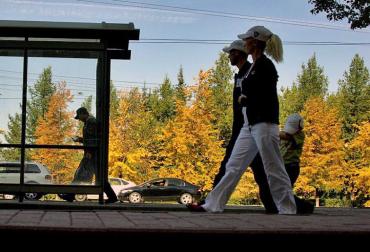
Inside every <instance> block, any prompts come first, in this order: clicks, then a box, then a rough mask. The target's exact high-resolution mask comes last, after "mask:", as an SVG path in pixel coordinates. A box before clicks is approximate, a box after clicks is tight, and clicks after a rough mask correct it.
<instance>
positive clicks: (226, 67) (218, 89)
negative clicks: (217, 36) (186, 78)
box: [210, 52, 233, 144]
mask: <svg viewBox="0 0 370 252" xmlns="http://www.w3.org/2000/svg"><path fill="white" fill-rule="evenodd" d="M232 76H233V73H232V69H231V67H230V64H229V58H228V54H227V53H224V52H222V53H220V55H219V58H218V59H217V60H216V62H215V66H214V68H213V69H212V73H211V76H210V79H211V82H212V85H211V90H212V97H213V104H214V107H213V113H215V121H214V122H213V123H214V125H215V127H216V128H217V129H219V132H220V140H223V141H225V144H227V141H228V140H229V139H230V137H231V125H232V120H233V118H232V117H233V114H232V109H233V108H232V90H233V84H232Z"/></svg>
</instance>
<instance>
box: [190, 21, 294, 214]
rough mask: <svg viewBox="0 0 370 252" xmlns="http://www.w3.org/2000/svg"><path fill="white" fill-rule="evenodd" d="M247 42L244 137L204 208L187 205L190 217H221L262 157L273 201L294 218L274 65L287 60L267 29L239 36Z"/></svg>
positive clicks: (241, 136) (243, 93) (278, 43)
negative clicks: (218, 214)
mask: <svg viewBox="0 0 370 252" xmlns="http://www.w3.org/2000/svg"><path fill="white" fill-rule="evenodd" d="M238 37H239V38H240V39H242V40H244V41H245V47H246V51H247V53H248V54H249V55H251V56H252V59H253V64H252V66H251V67H250V68H249V71H248V72H247V73H246V74H245V76H244V78H243V81H242V94H241V95H240V97H239V99H238V102H239V103H240V104H241V105H242V106H243V109H242V111H243V116H244V125H243V128H242V129H241V131H240V134H239V136H238V139H237V140H236V143H235V147H234V149H233V151H232V154H231V157H230V159H229V161H228V162H227V164H226V173H225V175H224V176H223V178H222V179H221V181H220V182H219V183H218V184H217V186H216V187H215V188H214V189H213V190H212V191H211V192H210V193H209V194H208V196H207V198H206V199H205V203H204V204H203V205H189V206H188V207H189V209H190V210H191V211H207V212H222V211H223V210H224V208H225V205H226V203H227V201H228V200H229V198H230V196H231V194H232V192H233V191H234V190H235V187H236V186H237V184H238V182H239V180H240V178H241V176H242V175H243V173H244V172H245V170H246V169H247V167H248V166H249V165H250V163H251V162H252V160H253V159H254V157H255V156H256V154H257V153H258V152H259V153H260V155H261V158H262V162H263V165H264V169H265V172H266V176H267V179H268V184H269V186H270V191H271V195H272V198H273V200H274V202H275V204H276V207H277V209H278V212H279V214H296V205H295V201H294V196H293V192H292V186H291V183H290V180H289V177H288V174H287V172H286V170H285V168H284V162H283V159H282V157H281V154H280V150H279V126H278V124H279V102H278V96H277V88H276V85H277V80H278V74H277V71H276V69H275V66H274V64H273V63H272V61H271V60H270V59H269V58H267V57H266V55H265V53H266V54H267V55H269V56H271V57H272V58H273V59H274V60H275V61H276V62H281V61H282V58H283V50H282V43H281V40H280V38H279V37H278V36H277V35H275V34H273V33H272V32H271V31H270V30H268V29H267V28H265V27H263V26H254V27H252V28H251V29H249V30H248V31H247V32H246V33H244V34H240V35H239V36H238Z"/></svg>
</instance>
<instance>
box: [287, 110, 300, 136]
mask: <svg viewBox="0 0 370 252" xmlns="http://www.w3.org/2000/svg"><path fill="white" fill-rule="evenodd" d="M300 129H303V118H302V116H301V115H300V114H298V113H294V114H291V115H290V116H288V118H287V119H286V122H285V126H284V132H286V133H288V134H291V135H293V134H295V133H296V132H297V131H298V130H300Z"/></svg>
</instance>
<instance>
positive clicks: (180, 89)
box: [176, 66, 187, 102]
mask: <svg viewBox="0 0 370 252" xmlns="http://www.w3.org/2000/svg"><path fill="white" fill-rule="evenodd" d="M176 98H177V100H179V101H183V102H185V101H186V99H187V96H186V84H185V80H184V73H183V68H182V66H180V70H179V73H178V74H177V86H176Z"/></svg>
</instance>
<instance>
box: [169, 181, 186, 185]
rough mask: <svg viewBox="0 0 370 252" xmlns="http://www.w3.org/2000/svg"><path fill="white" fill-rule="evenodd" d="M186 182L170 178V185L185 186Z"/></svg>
mask: <svg viewBox="0 0 370 252" xmlns="http://www.w3.org/2000/svg"><path fill="white" fill-rule="evenodd" d="M184 185H185V184H184V182H182V181H181V180H169V181H168V186H184Z"/></svg>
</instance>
